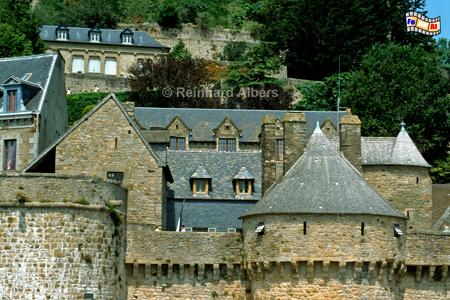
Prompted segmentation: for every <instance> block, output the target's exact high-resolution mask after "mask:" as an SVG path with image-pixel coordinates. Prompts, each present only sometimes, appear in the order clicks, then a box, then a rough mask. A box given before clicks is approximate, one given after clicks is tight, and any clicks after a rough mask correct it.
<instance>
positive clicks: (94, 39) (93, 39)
mask: <svg viewBox="0 0 450 300" xmlns="http://www.w3.org/2000/svg"><path fill="white" fill-rule="evenodd" d="M90 41H91V42H94V43H99V42H100V33H98V32H91V40H90Z"/></svg>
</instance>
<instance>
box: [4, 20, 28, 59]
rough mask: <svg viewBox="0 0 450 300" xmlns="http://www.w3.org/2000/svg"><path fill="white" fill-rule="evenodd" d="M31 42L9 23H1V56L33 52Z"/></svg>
mask: <svg viewBox="0 0 450 300" xmlns="http://www.w3.org/2000/svg"><path fill="white" fill-rule="evenodd" d="M32 52H33V49H32V46H31V42H30V41H29V40H28V39H27V37H26V36H25V35H24V34H23V33H20V32H19V31H18V30H16V29H15V28H14V27H13V26H11V25H9V24H1V23H0V57H11V56H23V55H30V54H32Z"/></svg>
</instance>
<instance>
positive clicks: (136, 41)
mask: <svg viewBox="0 0 450 300" xmlns="http://www.w3.org/2000/svg"><path fill="white" fill-rule="evenodd" d="M57 27H58V26H53V25H43V26H42V28H41V31H40V34H39V35H40V37H41V39H42V40H44V41H52V42H60V43H84V44H85V43H88V44H89V43H91V42H89V35H88V32H89V30H91V28H83V27H67V29H69V38H68V39H67V41H61V40H57V39H56V31H55V30H56V28H57ZM100 30H101V42H100V43H98V44H100V45H101V44H106V45H120V46H124V47H147V48H161V49H169V47H166V46H164V45H162V44H161V43H159V42H157V41H156V40H155V39H154V38H152V37H151V36H150V35H149V34H148V33H147V32H144V31H133V33H134V35H133V44H131V45H127V44H122V40H121V38H120V33H121V32H122V31H123V30H118V29H100ZM91 44H92V43H91Z"/></svg>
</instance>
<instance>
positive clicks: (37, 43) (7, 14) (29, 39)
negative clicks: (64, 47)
mask: <svg viewBox="0 0 450 300" xmlns="http://www.w3.org/2000/svg"><path fill="white" fill-rule="evenodd" d="M30 5H31V1H30V0H0V24H8V25H10V27H12V30H11V29H10V27H3V30H2V33H1V35H2V38H6V39H5V40H2V43H1V44H0V51H1V52H2V53H3V54H2V55H27V54H32V53H35V54H38V53H42V52H43V51H44V43H43V42H42V40H41V39H40V38H39V26H40V23H39V22H38V20H37V18H36V17H35V14H33V13H32V12H31V11H30ZM5 31H6V32H5ZM7 38H12V40H13V41H12V44H11V45H8V44H9V41H8V39H7ZM17 43H23V45H19V44H17ZM30 47H31V51H28V50H29V49H30ZM7 53H10V54H7Z"/></svg>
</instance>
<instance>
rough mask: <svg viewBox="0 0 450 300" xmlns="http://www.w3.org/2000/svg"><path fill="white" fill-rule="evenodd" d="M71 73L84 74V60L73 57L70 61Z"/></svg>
mask: <svg viewBox="0 0 450 300" xmlns="http://www.w3.org/2000/svg"><path fill="white" fill-rule="evenodd" d="M72 73H84V58H83V57H82V56H75V57H74V58H73V59H72Z"/></svg>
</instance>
